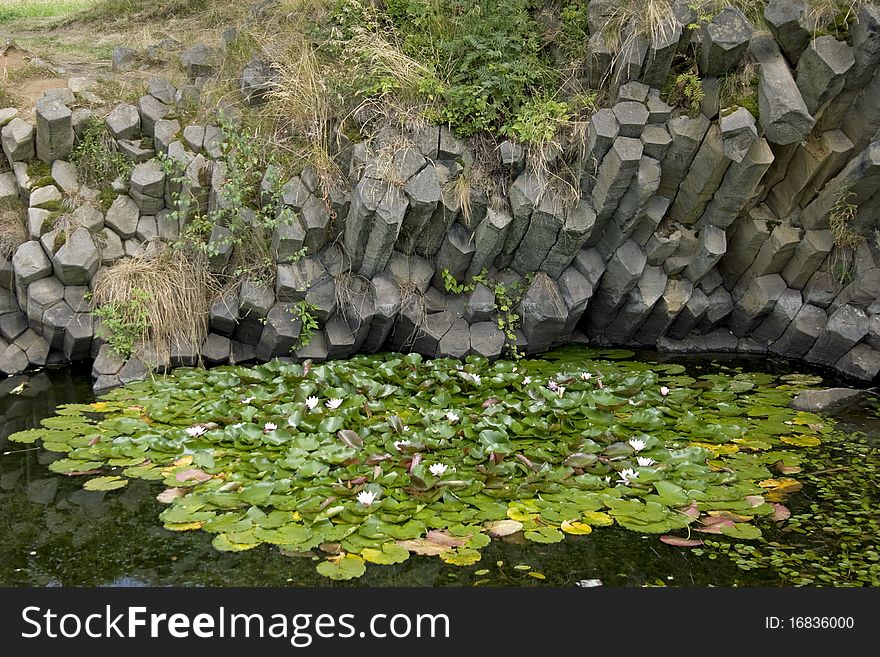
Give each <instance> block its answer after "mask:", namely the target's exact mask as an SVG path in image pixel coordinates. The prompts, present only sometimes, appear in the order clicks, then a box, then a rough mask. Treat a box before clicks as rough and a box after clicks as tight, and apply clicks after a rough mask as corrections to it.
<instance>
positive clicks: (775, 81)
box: [751, 35, 815, 145]
mask: <svg viewBox="0 0 880 657" xmlns="http://www.w3.org/2000/svg"><path fill="white" fill-rule="evenodd" d="M751 51H752V56H753V57H754V58H755V60H756V61H757V62H758V64H760V82H759V84H758V108H759V109H760V117H759V123H760V124H761V127H762V128H763V129H764V134H765V136H766V137H767V140H768V141H770V142H772V143H774V144H780V145H787V144H795V143H799V142H802V141H804V139H806V138H807V135H809V134H810V131H811V130H812V129H813V124H814V123H815V120H814V119H813V117H812V115H811V114H810V111H809V109H808V108H807V106H806V104H805V103H804V100H803V98H802V97H801V93H800V90H799V89H798V86H797V83H796V82H795V80H794V77H793V76H792V74H791V70H790V69H789V67H788V63H787V62H786V61H785V58H784V57H783V56H782V54H781V53H780V52H779V47H778V46H777V45H776V42H775V41H774V40H773V37H771V36H770V35H758V36H756V37H755V38H754V39H752V43H751Z"/></svg>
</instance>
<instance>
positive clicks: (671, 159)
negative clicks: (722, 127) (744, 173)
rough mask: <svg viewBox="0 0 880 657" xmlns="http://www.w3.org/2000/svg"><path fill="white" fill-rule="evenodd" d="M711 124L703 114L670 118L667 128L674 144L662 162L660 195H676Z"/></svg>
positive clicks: (669, 196) (671, 197)
mask: <svg viewBox="0 0 880 657" xmlns="http://www.w3.org/2000/svg"><path fill="white" fill-rule="evenodd" d="M710 125H711V123H710V121H709V119H707V118H706V117H705V116H703V115H702V114H700V115H698V116H697V117H696V118H689V117H687V116H684V115H682V116H677V117H675V118H673V119H670V121H669V123H668V124H667V128H668V130H669V135H670V136H671V137H672V145H671V146H670V147H669V150H668V151H667V152H666V157H665V158H664V159H663V162H662V166H663V176H662V178H661V179H660V187H659V189H658V190H657V193H658V194H659V195H660V196H662V197H664V198H668V199H673V198H674V197H675V194H676V193H677V190H678V187H679V185H680V184H681V182H682V181H683V180H684V178H685V176H686V175H687V173H688V171H689V170H690V167H691V163H692V162H693V161H694V157H695V156H696V155H697V152H698V151H699V149H700V145H701V144H702V142H703V139H704V137H705V136H706V131H707V130H708V129H709V126H710Z"/></svg>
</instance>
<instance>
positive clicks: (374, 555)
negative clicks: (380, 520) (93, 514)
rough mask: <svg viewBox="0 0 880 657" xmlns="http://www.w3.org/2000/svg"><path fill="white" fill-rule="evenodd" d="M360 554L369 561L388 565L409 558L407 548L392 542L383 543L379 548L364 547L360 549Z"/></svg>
mask: <svg viewBox="0 0 880 657" xmlns="http://www.w3.org/2000/svg"><path fill="white" fill-rule="evenodd" d="M361 556H362V557H363V558H364V560H365V561H369V562H370V563H379V564H384V565H390V564H394V563H402V562H404V561H406V560H407V559H409V550H407V549H406V548H404V547H401V546H400V545H396V544H394V543H383V544H382V549H381V550H376V549H373V548H364V549H363V550H361Z"/></svg>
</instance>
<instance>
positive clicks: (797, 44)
mask: <svg viewBox="0 0 880 657" xmlns="http://www.w3.org/2000/svg"><path fill="white" fill-rule="evenodd" d="M764 20H765V21H766V22H767V27H769V28H770V32H771V33H772V34H773V38H774V39H775V40H776V43H778V44H779V47H780V48H782V52H784V53H785V56H786V58H788V61H790V62H791V64H792V66H794V65H796V64H797V63H798V59H799V58H800V56H801V53H802V52H804V50H805V49H806V47H807V44H809V42H810V30H809V29H808V28H807V3H806V2H805V1H804V0H770V2H768V3H767V6H766V7H765V8H764Z"/></svg>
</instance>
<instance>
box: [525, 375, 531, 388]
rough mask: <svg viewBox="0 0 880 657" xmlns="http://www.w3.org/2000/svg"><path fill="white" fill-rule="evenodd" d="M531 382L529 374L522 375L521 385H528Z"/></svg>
mask: <svg viewBox="0 0 880 657" xmlns="http://www.w3.org/2000/svg"><path fill="white" fill-rule="evenodd" d="M531 382H532V377H530V376H524V377H523V385H524V386H527V385H529V384H530V383H531Z"/></svg>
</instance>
